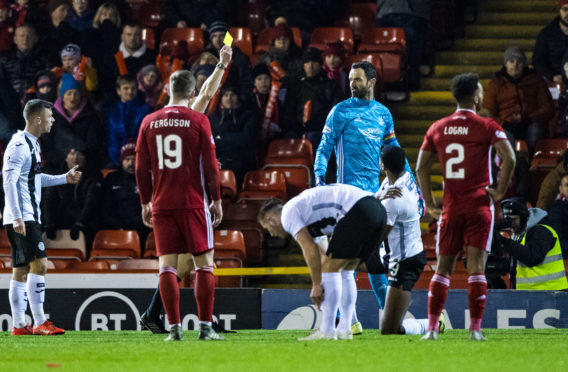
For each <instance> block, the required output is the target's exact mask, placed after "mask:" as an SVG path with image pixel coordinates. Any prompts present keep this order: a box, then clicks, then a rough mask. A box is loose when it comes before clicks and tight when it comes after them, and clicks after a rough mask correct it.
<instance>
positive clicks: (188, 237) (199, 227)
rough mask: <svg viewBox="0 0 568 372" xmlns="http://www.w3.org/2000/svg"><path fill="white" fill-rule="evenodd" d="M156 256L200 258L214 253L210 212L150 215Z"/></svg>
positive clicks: (201, 210)
mask: <svg viewBox="0 0 568 372" xmlns="http://www.w3.org/2000/svg"><path fill="white" fill-rule="evenodd" d="M152 224H153V225H154V238H155V240H156V253H157V254H158V256H163V255H166V254H181V253H191V254H193V255H199V254H201V253H204V252H206V251H208V250H210V249H213V226H212V224H211V218H210V217H209V211H207V212H205V210H204V209H186V210H172V211H160V212H156V213H152Z"/></svg>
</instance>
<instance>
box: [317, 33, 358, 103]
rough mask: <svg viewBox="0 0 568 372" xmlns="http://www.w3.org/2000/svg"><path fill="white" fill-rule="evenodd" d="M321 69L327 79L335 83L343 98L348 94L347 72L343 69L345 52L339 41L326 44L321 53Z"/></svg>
mask: <svg viewBox="0 0 568 372" xmlns="http://www.w3.org/2000/svg"><path fill="white" fill-rule="evenodd" d="M322 57H323V69H324V70H325V72H326V74H327V77H328V78H329V79H330V80H333V81H335V82H336V83H337V85H338V86H339V88H340V89H341V91H342V92H343V96H344V97H345V96H346V95H348V93H349V94H350V93H351V92H350V90H349V76H348V75H349V71H348V70H347V69H346V68H345V59H346V58H347V51H346V50H345V47H344V46H343V43H342V42H341V41H339V40H338V41H336V42H334V43H328V44H327V46H326V47H325V50H324V51H323V53H322Z"/></svg>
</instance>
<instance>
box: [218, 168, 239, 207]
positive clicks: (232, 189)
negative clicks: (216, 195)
mask: <svg viewBox="0 0 568 372" xmlns="http://www.w3.org/2000/svg"><path fill="white" fill-rule="evenodd" d="M220 176H221V198H223V199H230V200H232V201H235V200H236V199H237V180H236V178H235V173H233V171H232V170H230V169H221V171H220Z"/></svg>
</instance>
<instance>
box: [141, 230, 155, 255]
mask: <svg viewBox="0 0 568 372" xmlns="http://www.w3.org/2000/svg"><path fill="white" fill-rule="evenodd" d="M154 257H158V255H157V254H156V240H155V239H154V232H153V231H150V234H148V237H147V238H146V246H145V247H144V255H143V258H154Z"/></svg>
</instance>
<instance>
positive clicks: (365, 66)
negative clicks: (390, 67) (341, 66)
mask: <svg viewBox="0 0 568 372" xmlns="http://www.w3.org/2000/svg"><path fill="white" fill-rule="evenodd" d="M356 68H360V69H362V70H363V71H364V72H365V77H366V78H367V80H371V79H376V78H377V70H376V69H375V66H373V64H372V63H371V62H367V61H361V62H355V63H353V64H352V65H351V70H354V69H356Z"/></svg>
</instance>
